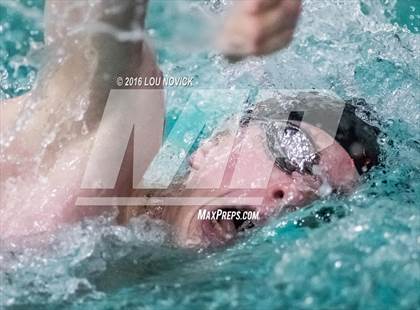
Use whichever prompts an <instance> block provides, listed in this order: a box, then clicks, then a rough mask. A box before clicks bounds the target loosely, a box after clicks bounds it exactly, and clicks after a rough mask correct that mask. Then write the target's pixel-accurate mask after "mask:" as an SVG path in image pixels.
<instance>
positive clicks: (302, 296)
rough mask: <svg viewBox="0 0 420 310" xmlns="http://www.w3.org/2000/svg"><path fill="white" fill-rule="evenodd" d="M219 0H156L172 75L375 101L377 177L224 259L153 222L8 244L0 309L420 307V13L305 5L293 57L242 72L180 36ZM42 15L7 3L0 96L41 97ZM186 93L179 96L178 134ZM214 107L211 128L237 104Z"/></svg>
mask: <svg viewBox="0 0 420 310" xmlns="http://www.w3.org/2000/svg"><path fill="white" fill-rule="evenodd" d="M10 3H13V4H15V3H19V4H20V5H18V6H16V5H11V4H10ZM221 3H223V1H217V0H212V1H204V2H197V1H192V2H181V1H166V2H162V1H152V3H151V6H150V7H149V13H150V14H149V17H148V28H149V31H150V36H151V37H152V39H153V41H154V42H155V44H156V48H157V52H158V56H159V62H160V64H161V68H162V70H163V71H164V72H165V74H168V75H186V76H191V75H193V76H194V78H195V79H194V85H195V87H197V88H200V87H202V88H213V89H218V88H223V89H226V88H229V89H236V88H249V89H252V90H253V91H255V92H258V91H259V90H260V89H267V88H269V89H279V88H289V89H296V88H305V89H307V88H326V89H329V90H332V91H334V92H336V93H337V94H339V95H340V96H342V97H343V98H348V97H363V98H366V100H367V101H368V102H369V103H370V104H371V105H372V107H373V110H374V112H375V113H376V114H377V116H378V118H379V120H380V125H379V126H380V128H381V129H382V131H383V133H384V134H383V135H382V137H381V145H382V165H381V166H379V167H376V168H375V169H374V170H373V171H372V172H371V173H370V174H369V175H368V176H367V177H366V178H365V180H364V183H363V184H362V185H361V186H360V187H359V188H358V189H357V191H356V192H355V193H354V194H353V195H351V196H349V197H334V196H332V197H330V198H328V199H326V200H323V201H318V202H316V203H313V204H312V205H311V206H310V207H309V208H307V209H305V210H302V211H299V212H296V213H293V214H290V215H288V216H286V217H284V218H279V219H273V220H272V221H271V223H270V224H269V225H267V226H266V227H263V228H260V229H258V230H255V231H253V232H252V233H250V234H249V235H248V236H246V237H244V238H243V239H241V240H239V241H238V242H237V243H236V244H235V245H233V246H231V247H229V248H226V249H222V250H217V251H192V250H180V249H174V248H172V247H171V246H170V245H169V244H168V243H167V239H168V233H167V232H166V229H165V227H163V225H162V224H161V223H156V222H151V221H150V220H148V219H146V218H139V219H137V220H136V221H134V222H133V223H132V224H131V225H130V226H128V227H114V226H111V225H109V222H110V220H111V219H107V218H101V219H98V220H90V221H85V222H83V223H80V224H77V225H74V226H70V227H68V228H67V229H66V230H65V231H62V232H58V233H57V235H56V236H54V240H55V241H54V242H53V244H52V245H50V246H49V247H48V249H39V248H38V249H37V248H31V247H30V246H29V245H28V247H27V248H25V249H24V250H21V249H20V250H18V249H16V248H13V245H10V244H8V245H3V247H2V249H1V252H0V260H1V265H0V281H1V282H0V283H1V288H0V289H1V291H0V297H1V298H0V305H1V306H0V307H10V308H28V309H29V308H30V309H32V308H33V309H37V308H39V309H61V308H64V307H65V308H72V309H86V308H87V309H91V308H92V309H116V308H128V307H137V308H144V309H178V308H179V309H181V308H191V309H203V308H206V309H207V308H210V309H225V308H241V309H242V308H243V309H253V308H258V309H271V308H275V309H287V308H297V309H418V308H420V294H419V291H420V251H419V249H420V202H419V201H420V39H419V34H418V33H419V32H420V31H419V28H420V26H419V23H420V18H419V15H420V4H419V2H418V1H416V0H410V1H408V0H399V1H385V0H383V1H376V0H371V1H367V0H363V1H336V0H329V1H327V0H325V1H317V0H311V1H305V3H304V11H303V15H302V19H301V22H300V25H299V27H298V31H297V34H296V38H295V40H294V42H293V44H292V45H291V46H290V47H289V48H288V49H287V50H285V51H282V52H280V53H277V54H275V55H273V56H270V57H267V58H264V59H250V60H247V61H245V62H242V63H239V64H236V65H229V64H228V63H226V62H225V60H224V59H223V58H221V57H220V56H219V55H217V54H215V53H213V52H209V51H207V50H206V49H205V48H203V49H197V51H195V52H194V53H191V51H190V50H189V49H188V48H186V46H187V43H188V42H187V41H185V40H186V39H185V38H184V37H183V36H179V35H178V33H179V32H183V31H188V29H189V28H191V27H190V26H188V23H187V22H186V21H187V20H188V22H191V23H197V24H200V23H201V22H203V20H204V18H201V16H200V14H204V13H203V12H207V13H209V14H213V12H218V11H219V10H222V9H223V5H222V4H221ZM21 6H24V7H26V10H25V12H26V14H24V13H22V10H21ZM42 6H43V3H42V2H39V1H30V0H26V1H21V2H15V1H13V2H12V1H9V2H8V1H5V0H2V1H1V2H0V55H1V58H0V78H1V85H0V98H8V97H13V96H16V95H19V94H22V93H24V92H26V91H28V90H29V89H30V87H31V85H33V82H34V80H35V78H36V71H37V67H38V66H39V64H37V63H36V62H34V61H31V58H27V57H26V56H27V55H28V53H32V54H33V53H35V54H36V52H37V51H39V50H40V49H41V43H42V40H43V37H42V36H43V35H42V29H41V23H40V16H41V13H42ZM28 8H30V9H28ZM188 16H189V17H191V16H194V17H195V18H194V19H193V20H191V18H189V19H187V17H188ZM165 21H170V23H168V22H166V23H165ZM175 25H177V26H175ZM186 37H188V36H186ZM189 95H190V94H189V92H188V90H181V91H180V90H168V114H167V119H168V128H167V133H168V132H169V130H170V129H171V128H172V126H173V124H174V123H175V120H176V118H177V117H178V115H179V113H180V111H181V110H182V109H183V107H184V106H185V105H186V103H188V102H189V101H190V100H192V99H191V98H190V97H189ZM205 99H207V100H210V101H211V103H212V104H210V105H208V106H207V107H206V110H205V112H206V113H207V115H208V118H209V120H210V121H214V122H217V120H218V119H219V118H220V117H221V115H224V114H226V113H229V112H231V111H235V110H237V109H238V106H239V105H240V104H241V103H240V102H239V101H238V102H237V103H236V105H235V100H232V98H229V99H230V100H228V101H227V100H226V98H225V97H224V96H223V94H222V95H220V96H215V97H214V98H213V97H212V98H205ZM226 102H228V104H226ZM193 104H194V102H193ZM197 104H199V103H197ZM192 117H193V116H192ZM186 134H187V133H186ZM28 242H30V241H28Z"/></svg>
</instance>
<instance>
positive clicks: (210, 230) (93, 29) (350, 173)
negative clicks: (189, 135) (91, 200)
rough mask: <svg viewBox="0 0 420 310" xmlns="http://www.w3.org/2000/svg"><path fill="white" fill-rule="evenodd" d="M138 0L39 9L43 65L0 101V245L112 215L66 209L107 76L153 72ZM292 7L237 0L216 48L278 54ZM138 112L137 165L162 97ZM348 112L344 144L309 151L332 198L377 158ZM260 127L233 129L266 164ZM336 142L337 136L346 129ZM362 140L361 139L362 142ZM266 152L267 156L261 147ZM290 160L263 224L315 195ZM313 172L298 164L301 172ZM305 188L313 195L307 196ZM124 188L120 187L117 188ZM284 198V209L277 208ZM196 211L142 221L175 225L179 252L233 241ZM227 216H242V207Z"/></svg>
mask: <svg viewBox="0 0 420 310" xmlns="http://www.w3.org/2000/svg"><path fill="white" fill-rule="evenodd" d="M146 2H147V1H146V0H125V1H117V0H109V1H90V2H85V1H59V0H49V1H47V2H46V11H45V41H46V47H47V49H46V57H47V58H48V64H47V65H46V68H43V70H41V71H40V73H39V79H38V81H37V83H36V85H35V86H34V88H33V90H32V91H31V92H30V93H29V94H26V95H24V96H22V97H18V98H13V99H11V100H7V101H5V102H2V103H1V143H2V145H1V146H2V147H1V161H0V165H1V166H0V169H1V184H0V185H1V188H0V190H1V196H0V200H1V201H0V202H1V204H0V206H1V207H0V230H1V234H0V235H1V236H0V238H1V239H3V240H5V239H9V238H12V239H13V238H19V237H25V236H29V235H34V234H44V233H48V232H51V231H55V230H56V229H58V228H60V227H61V226H62V225H63V224H67V223H71V222H75V221H79V220H80V219H82V218H84V217H86V216H96V215H100V214H102V213H103V212H105V211H108V210H114V209H115V208H112V207H110V208H106V207H99V208H97V207H83V208H78V207H75V202H76V199H77V197H78V196H79V193H80V187H81V186H80V185H81V181H82V178H83V173H84V171H85V168H86V165H87V161H88V158H89V154H90V152H91V149H92V145H93V142H94V139H95V134H96V132H97V130H98V127H99V124H100V122H101V117H102V114H103V111H104V108H105V102H106V100H107V97H108V95H109V92H110V90H111V89H112V88H115V87H116V86H115V77H116V76H159V75H160V74H161V73H160V71H159V68H158V67H157V65H156V62H155V60H154V56H153V53H152V51H151V49H150V48H149V47H148V46H147V45H146V43H145V41H144V34H143V33H142V32H141V31H139V29H143V28H144V18H145V12H146V11H145V9H146ZM299 11H300V1H298V0H270V1H267V0H254V1H240V2H238V4H237V6H236V10H235V11H234V13H232V15H231V17H230V18H228V19H227V21H226V25H225V30H224V32H223V33H222V35H221V36H220V42H219V46H220V48H221V50H222V51H223V52H224V53H225V54H226V55H228V56H231V57H245V56H247V55H263V54H267V53H270V52H273V51H275V50H277V49H279V48H282V47H285V46H286V45H287V44H288V43H289V42H290V40H291V38H292V34H293V29H294V27H295V25H296V21H297V19H298V15H299ZM238 25H240V27H238ZM315 101H316V100H315ZM264 104H265V103H264ZM261 106H263V104H258V105H257V108H256V109H255V112H254V113H255V114H252V115H251V116H250V117H251V119H252V118H254V117H256V119H257V118H262V114H260V112H258V107H261ZM263 110H264V109H263ZM350 110H351V109H350V108H349V111H350ZM267 111H268V110H267ZM269 111H271V112H270V114H271V113H274V114H275V113H276V111H277V110H276V108H274V107H272V106H271V107H270V109H269ZM147 112H148V113H147V115H146V116H145V115H143V113H140V114H139V115H138V117H139V118H140V119H141V122H144V123H145V124H147V126H150V128H152V130H151V131H152V132H154V133H155V134H156V136H155V137H151V139H150V145H149V146H148V148H147V149H146V151H145V158H146V159H148V160H151V159H152V158H153V157H154V156H155V154H156V152H157V151H158V149H159V147H160V145H161V143H162V132H163V119H164V106H163V100H157V101H156V102H155V103H154V106H153V109H150V110H148V111H147ZM26 115H30V117H26ZM351 115H354V117H355V118H350V119H351V121H349V123H348V119H347V118H346V121H345V122H344V123H345V124H346V126H350V125H349V124H356V125H357V126H356V125H355V127H351V126H350V127H349V132H351V135H352V138H353V139H356V140H354V141H353V140H351V139H350V138H345V139H344V140H345V142H343V143H347V144H340V143H339V142H340V141H341V140H338V139H337V142H335V143H334V144H333V145H332V146H330V147H329V148H327V149H325V150H324V151H323V152H324V153H322V152H321V153H320V154H317V156H316V161H314V163H312V164H313V165H315V163H316V166H319V167H320V168H319V169H321V171H322V174H323V175H325V177H326V178H327V179H328V180H327V181H328V184H330V185H331V187H332V188H333V190H337V191H347V190H350V188H352V187H353V186H354V184H355V183H356V182H357V178H358V174H359V173H358V172H357V169H358V168H360V162H363V163H364V164H365V167H370V165H372V164H374V163H376V162H377V157H376V156H374V154H376V155H377V152H368V150H370V144H366V143H364V142H368V143H373V141H374V139H373V138H370V139H368V140H366V141H365V140H363V139H362V138H363V135H364V134H365V132H364V131H363V130H361V129H360V128H368V129H370V127H369V126H368V125H367V124H366V123H363V122H362V121H361V122H362V123H360V122H359V121H358V119H357V117H356V116H355V114H354V113H353V114H351ZM343 119H344V116H343ZM277 120H279V121H285V120H286V118H285V116H284V115H283V116H282V117H280V116H279V117H278V118H277ZM272 121H273V118H272V117H271V116H269V117H268V116H267V117H264V120H261V123H264V124H266V125H267V126H268V124H270V123H271V122H272ZM266 125H261V126H259V125H255V124H254V123H253V122H250V123H249V125H248V126H246V130H245V129H243V128H242V129H241V131H246V134H245V133H244V134H243V135H244V139H245V141H247V143H245V145H246V146H247V147H249V148H250V149H249V152H248V153H249V156H248V158H246V156H245V159H247V160H249V161H251V160H256V162H261V163H263V162H264V160H265V159H267V158H268V159H267V160H272V157H273V158H274V157H275V156H276V154H277V152H278V151H279V150H276V147H275V146H274V145H271V146H270V144H269V143H267V141H268V140H270V139H277V138H278V137H279V136H280V133H279V132H277V133H276V132H275V131H274V132H273V129H271V131H270V133H268V131H267V130H268V128H269V127H270V126H268V127H267V126H266ZM105 126H110V128H109V130H113V129H114V128H112V124H106V125H105ZM244 126H245V125H244ZM290 126H292V125H290ZM295 127H299V128H301V129H296V131H297V132H299V135H302V141H303V142H305V143H309V142H308V141H312V142H311V143H315V144H317V143H318V139H320V140H323V139H325V135H326V134H325V133H323V131H322V130H321V129H319V128H316V126H314V124H312V125H311V124H306V123H304V122H301V123H300V125H299V126H298V125H295ZM293 128H294V127H293ZM345 128H346V127H345ZM353 129H354V133H353V131H352V130H353ZM359 129H360V130H359ZM266 131H267V132H266ZM51 133H53V135H52V136H51V135H50V134H51ZM264 133H266V134H267V137H266V140H267V141H265V140H264V139H262V138H261V137H263V136H264ZM360 133H362V135H360ZM342 134H343V135H344V136H346V132H345V130H344V133H342ZM371 135H372V133H371V132H370V131H369V135H368V136H369V137H370V136H371ZM234 137H235V134H234V133H233V132H231V133H226V134H224V135H221V136H218V138H211V139H209V140H208V141H207V142H206V143H203V144H202V146H201V147H200V148H199V149H198V150H197V152H196V153H195V154H193V156H192V159H191V167H192V169H194V170H195V171H196V173H195V174H197V173H198V174H199V175H200V176H201V177H200V178H201V179H203V178H204V179H205V178H208V177H210V176H211V175H212V169H215V167H216V166H217V165H216V166H215V165H214V164H211V163H216V162H217V160H216V159H217V158H218V157H220V156H218V153H219V152H222V153H223V152H226V150H225V148H223V145H225V144H229V143H231V142H232V139H234ZM268 137H271V138H270V139H268ZM275 137H277V138H275ZM303 137H306V138H303ZM346 137H347V136H346ZM346 139H347V140H346ZM357 139H362V140H361V141H362V142H360V143H359V144H360V145H359V144H358V145H359V146H361V147H359V151H360V149H361V150H362V153H363V154H368V155H369V156H366V158H365V157H363V156H362V157H363V160H362V161H358V159H357V160H356V159H354V158H353V157H354V156H353V157H352V154H351V153H349V152H350V151H349V150H350V149H349V148H348V143H350V144H352V142H355V141H358V140H357ZM373 145H375V144H373ZM346 146H347V148H346ZM267 148H268V149H270V151H269V152H265V151H263V150H266V149H267ZM375 150H376V149H375ZM251 151H252V152H251ZM243 152H245V153H244V154H245V155H246V154H247V152H246V148H245V151H241V154H243ZM286 153H287V152H286ZM289 153H290V150H289ZM359 153H360V152H359ZM359 153H358V154H359ZM270 156H271V157H270ZM292 157H293V156H292ZM289 159H290V158H289ZM292 159H293V158H292ZM292 159H291V160H289V161H287V160H286V161H285V163H283V164H280V163H279V162H277V161H276V166H275V168H274V169H273V173H272V175H271V177H270V181H269V183H268V187H267V190H266V192H265V194H264V204H263V205H264V207H261V208H262V209H261V215H262V218H263V219H266V218H267V217H268V216H270V215H271V214H274V213H275V212H277V211H278V210H281V209H284V208H285V206H286V207H287V208H290V207H293V208H295V207H296V208H297V207H300V206H303V205H305V204H307V203H309V202H310V201H312V200H313V199H314V198H315V196H314V195H315V194H314V193H316V192H317V190H316V189H315V188H316V187H317V186H321V185H320V184H319V182H320V180H319V178H318V177H316V176H312V175H311V173H307V172H306V170H305V171H303V170H300V166H299V168H296V167H295V168H296V169H294V168H293V162H294V161H293V160H292ZM353 159H354V160H353ZM312 164H311V163H310V162H309V161H308V162H306V161H304V166H305V167H306V165H310V166H311V165H312ZM248 166H249V167H252V166H255V165H248ZM327 168H328V169H327ZM98 169H100V167H98ZM305 169H306V168H305ZM361 171H362V170H361ZM359 172H360V171H359ZM129 175H130V174H129V173H127V174H125V173H124V172H122V174H121V177H122V179H123V180H124V179H127V182H126V184H129V183H130V181H129V180H128V178H129ZM241 175H242V176H243V178H252V171H246V170H244V171H242V172H241ZM123 183H124V182H123ZM308 184H309V185H308ZM223 186H224V184H222V187H223ZM308 186H309V188H311V190H307V188H308ZM124 190H125V189H121V192H123V191H124ZM219 194H220V195H230V194H231V193H230V194H229V193H225V192H220V193H218V195H219ZM284 197H286V198H287V199H284V201H287V203H283V204H282V203H279V201H281V199H283V198H284ZM203 208H206V206H203V205H200V206H194V207H191V206H184V207H182V206H180V207H168V208H159V209H158V208H156V210H158V211H156V212H153V211H152V212H150V213H151V216H153V214H156V217H158V218H160V219H162V220H164V221H166V222H168V223H169V224H170V225H171V226H172V227H173V229H174V231H175V232H176V241H177V242H178V243H179V244H181V245H185V246H191V245H192V246H200V245H204V246H206V245H213V244H219V243H223V242H224V241H227V240H230V239H232V238H231V236H233V235H235V233H236V232H237V230H238V229H237V228H238V227H237V226H238V224H237V223H233V222H226V223H222V224H221V225H220V224H218V225H215V226H212V223H209V222H206V221H201V222H200V221H199V220H197V219H196V216H195V215H196V213H197V210H199V209H203ZM231 208H237V209H240V210H242V209H244V206H232V207H231ZM246 208H247V209H254V208H257V207H256V206H246ZM148 209H149V208H142V207H141V206H139V207H136V208H135V210H133V208H131V207H119V213H120V214H119V215H118V222H119V223H120V224H124V223H127V221H129V219H130V218H131V217H133V216H138V215H140V214H144V213H146V212H149V211H150V210H148ZM213 224H214V223H213ZM251 224H252V225H254V224H255V225H257V224H258V223H251ZM239 226H241V225H239ZM234 228H235V229H234ZM241 229H243V227H240V228H239V230H241Z"/></svg>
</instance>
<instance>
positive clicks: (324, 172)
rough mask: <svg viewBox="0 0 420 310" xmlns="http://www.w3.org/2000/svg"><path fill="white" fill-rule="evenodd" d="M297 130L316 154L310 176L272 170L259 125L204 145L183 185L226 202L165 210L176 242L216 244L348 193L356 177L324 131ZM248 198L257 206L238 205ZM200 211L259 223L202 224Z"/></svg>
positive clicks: (306, 127) (346, 157)
mask: <svg viewBox="0 0 420 310" xmlns="http://www.w3.org/2000/svg"><path fill="white" fill-rule="evenodd" d="M300 127H301V128H302V130H303V131H304V132H305V134H306V135H308V136H309V137H310V139H311V140H312V143H313V144H314V145H316V147H317V149H320V150H321V151H319V153H318V158H317V161H316V165H314V167H313V168H312V173H300V172H297V171H293V172H290V171H285V169H281V167H278V166H276V165H275V164H274V159H273V156H272V154H270V151H269V148H268V147H267V138H266V134H265V131H264V129H263V128H262V127H261V126H259V125H258V124H249V125H248V126H247V127H246V128H240V130H239V134H232V133H230V132H228V133H224V134H221V135H218V136H216V137H214V138H212V139H209V140H207V141H206V142H204V143H203V144H202V145H201V146H200V147H199V149H198V150H197V151H196V152H195V153H194V154H193V155H192V157H191V160H190V165H191V173H190V175H189V178H188V180H187V182H186V186H187V187H190V188H201V189H203V188H206V189H209V188H213V189H212V190H210V192H211V197H213V198H214V197H224V199H229V200H227V203H226V205H223V206H220V205H215V204H214V203H213V202H212V198H209V199H208V202H205V203H204V204H201V205H197V206H181V207H176V208H173V207H171V208H168V209H167V211H166V212H167V214H166V217H167V219H168V221H169V222H170V223H171V224H173V226H174V227H175V229H176V232H177V239H178V241H179V243H181V244H182V245H187V246H208V245H221V244H224V243H227V242H229V241H230V240H232V239H234V237H235V236H237V234H238V233H240V232H241V231H243V230H245V229H249V228H251V227H254V226H257V225H259V224H261V223H263V222H264V221H265V220H267V219H268V218H269V217H270V216H273V215H276V214H282V213H284V212H288V211H293V210H296V209H299V208H302V207H304V206H305V205H307V204H309V203H310V202H312V201H314V200H315V199H317V198H319V197H323V196H325V195H328V194H329V193H331V192H349V191H351V190H352V188H354V186H355V184H356V183H357V180H358V177H359V175H358V173H357V170H356V168H355V165H354V163H353V160H352V159H351V157H350V156H349V154H348V153H347V152H346V151H345V150H344V149H343V148H342V147H341V146H340V145H339V144H338V143H337V142H336V141H335V140H333V139H332V138H331V137H330V136H329V135H328V134H327V133H326V132H325V131H323V130H321V129H319V128H317V127H314V126H311V125H309V124H306V123H301V125H300ZM199 191H200V190H199V189H197V190H195V191H194V195H193V196H200V192H199ZM207 192H208V191H207ZM235 197H241V199H242V201H239V199H237V198H235ZM250 197H260V198H261V202H262V203H253V202H252V201H250V202H251V203H249V202H248V203H246V202H245V203H244V202H243V201H244V198H250ZM251 200H252V199H251ZM213 201H214V200H213ZM200 209H201V210H202V209H206V210H213V211H214V210H217V209H223V210H236V211H257V212H259V217H260V219H259V220H258V221H255V220H254V221H252V222H251V223H248V222H245V223H244V222H243V221H241V220H233V219H231V220H201V219H198V212H199V210H200Z"/></svg>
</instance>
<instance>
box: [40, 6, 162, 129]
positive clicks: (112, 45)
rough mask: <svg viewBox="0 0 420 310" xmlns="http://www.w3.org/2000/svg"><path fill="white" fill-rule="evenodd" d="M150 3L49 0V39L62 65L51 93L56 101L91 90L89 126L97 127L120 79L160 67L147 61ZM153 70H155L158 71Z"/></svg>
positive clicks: (56, 70) (56, 67)
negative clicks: (145, 45)
mask: <svg viewBox="0 0 420 310" xmlns="http://www.w3.org/2000/svg"><path fill="white" fill-rule="evenodd" d="M145 11H146V0H98V1H94V2H88V1H85V0H77V1H66V0H64V1H63V0H48V1H47V3H46V12H45V21H46V22H45V26H46V29H45V34H46V35H45V38H46V43H47V45H48V46H49V48H50V50H51V51H52V53H53V55H54V56H55V58H56V59H58V58H62V59H61V60H59V61H58V62H59V63H58V64H57V65H55V64H54V63H53V64H52V66H55V68H52V70H53V71H54V74H53V75H52V76H51V77H50V79H51V80H54V83H53V85H51V87H50V90H49V91H48V93H49V94H50V97H53V98H56V97H59V96H66V95H67V94H68V93H74V90H75V89H78V88H79V90H80V92H83V91H88V92H89V104H90V107H89V111H88V112H89V113H87V114H88V115H86V117H88V118H89V120H88V122H89V123H96V122H97V121H98V118H99V117H100V116H101V114H102V105H103V104H105V102H106V98H107V96H108V94H109V90H110V89H111V88H115V87H116V85H115V79H116V77H118V76H128V75H137V74H139V73H140V72H141V71H142V70H145V68H144V67H145V66H146V67H147V66H148V67H153V70H154V71H158V69H157V67H155V64H154V59H153V56H152V55H151V53H149V55H147V56H148V57H147V59H145V55H144V51H143V29H144V27H143V26H144V18H145ZM153 70H152V71H153Z"/></svg>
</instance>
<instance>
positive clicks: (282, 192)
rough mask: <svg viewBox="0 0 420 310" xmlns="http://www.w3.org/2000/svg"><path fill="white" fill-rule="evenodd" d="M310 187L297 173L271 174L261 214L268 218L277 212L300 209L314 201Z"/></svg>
mask: <svg viewBox="0 0 420 310" xmlns="http://www.w3.org/2000/svg"><path fill="white" fill-rule="evenodd" d="M315 197H316V195H315V194H314V190H313V188H312V187H309V186H308V184H307V182H306V181H305V180H304V178H303V176H301V175H300V174H297V173H293V174H292V175H289V174H286V173H285V172H283V171H280V170H278V169H275V170H273V173H272V175H271V177H270V181H269V182H268V186H267V188H266V190H265V195H264V199H263V204H262V206H261V208H260V210H261V212H262V213H263V214H264V215H266V216H268V215H271V214H273V213H277V212H279V211H290V209H292V210H296V209H297V208H301V207H303V206H305V205H307V204H308V203H310V202H312V201H313V200H314V199H315Z"/></svg>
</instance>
